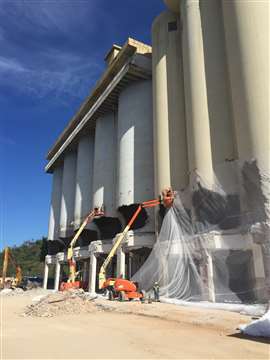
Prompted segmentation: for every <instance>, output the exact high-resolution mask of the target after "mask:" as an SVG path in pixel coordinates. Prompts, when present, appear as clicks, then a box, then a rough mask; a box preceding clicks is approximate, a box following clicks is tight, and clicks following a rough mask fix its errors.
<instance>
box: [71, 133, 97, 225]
mask: <svg viewBox="0 0 270 360" xmlns="http://www.w3.org/2000/svg"><path fill="white" fill-rule="evenodd" d="M93 166H94V133H92V132H91V133H88V134H86V135H84V136H82V137H81V138H80V140H79V143H78V150H77V171H76V192H75V211H74V227H75V228H78V227H79V226H80V224H81V223H82V221H83V220H84V217H85V216H86V215H87V214H88V213H89V211H90V210H91V209H92V207H93V206H92V188H93Z"/></svg>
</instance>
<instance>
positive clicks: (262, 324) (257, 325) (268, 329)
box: [239, 310, 270, 338]
mask: <svg viewBox="0 0 270 360" xmlns="http://www.w3.org/2000/svg"><path fill="white" fill-rule="evenodd" d="M239 329H240V330H241V332H243V333H244V334H246V335H249V336H261V337H268V338H270V310H268V311H267V313H265V314H264V315H263V316H262V317H261V318H260V319H258V320H255V321H253V322H251V323H250V324H247V325H240V326H239Z"/></svg>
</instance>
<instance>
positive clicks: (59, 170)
mask: <svg viewBox="0 0 270 360" xmlns="http://www.w3.org/2000/svg"><path fill="white" fill-rule="evenodd" d="M62 177H63V165H60V166H58V167H56V168H55V169H54V172H53V183H52V194H51V205H50V215H49V231H48V240H56V239H58V237H59V222H60V209H61V195H62Z"/></svg>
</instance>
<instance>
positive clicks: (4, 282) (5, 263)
mask: <svg viewBox="0 0 270 360" xmlns="http://www.w3.org/2000/svg"><path fill="white" fill-rule="evenodd" d="M9 262H11V263H12V264H13V265H14V267H15V271H16V276H15V279H14V278H13V280H11V283H10V284H9V285H10V287H11V288H14V287H17V286H19V285H20V284H21V282H22V269H21V267H20V266H19V265H18V264H17V262H16V260H15V259H14V257H13V255H12V253H11V250H10V248H9V247H6V248H5V250H4V261H3V270H2V279H1V287H2V288H4V287H5V286H7V285H8V284H7V283H8V281H7V269H8V264H9Z"/></svg>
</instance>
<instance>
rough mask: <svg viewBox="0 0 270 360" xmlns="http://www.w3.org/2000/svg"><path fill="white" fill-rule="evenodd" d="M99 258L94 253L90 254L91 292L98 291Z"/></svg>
mask: <svg viewBox="0 0 270 360" xmlns="http://www.w3.org/2000/svg"><path fill="white" fill-rule="evenodd" d="M96 276H97V258H96V255H95V254H94V253H91V255H90V261H89V292H90V293H95V292H96Z"/></svg>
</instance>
